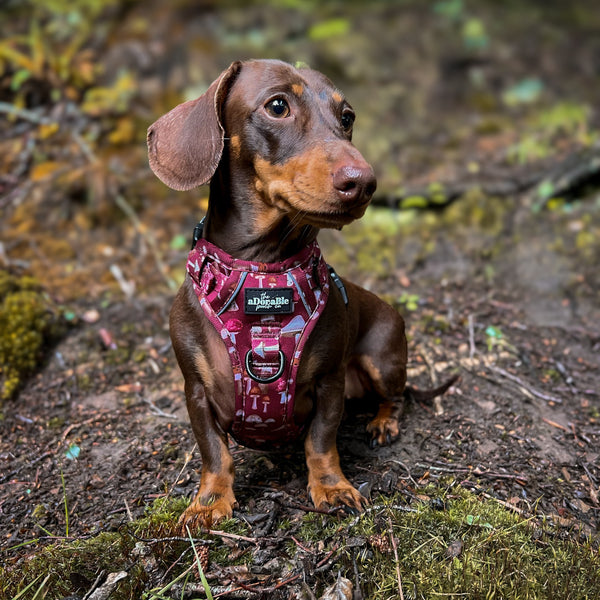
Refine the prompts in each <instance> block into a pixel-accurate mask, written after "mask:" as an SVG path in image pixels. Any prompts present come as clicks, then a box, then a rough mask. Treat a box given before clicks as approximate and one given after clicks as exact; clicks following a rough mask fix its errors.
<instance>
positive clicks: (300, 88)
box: [292, 83, 304, 98]
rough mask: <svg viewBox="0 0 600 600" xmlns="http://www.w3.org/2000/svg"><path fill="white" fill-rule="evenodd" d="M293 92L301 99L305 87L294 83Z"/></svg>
mask: <svg viewBox="0 0 600 600" xmlns="http://www.w3.org/2000/svg"><path fill="white" fill-rule="evenodd" d="M292 92H294V94H295V95H296V96H298V98H299V97H300V96H302V94H303V93H304V86H303V85H302V84H300V83H294V84H293V85H292Z"/></svg>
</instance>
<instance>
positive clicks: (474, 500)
mask: <svg viewBox="0 0 600 600" xmlns="http://www.w3.org/2000/svg"><path fill="white" fill-rule="evenodd" d="M426 492H427V494H426V495H427V496H429V498H428V499H426V500H424V501H421V502H420V503H418V504H417V505H416V506H412V507H410V508H411V510H409V511H405V510H402V509H399V508H398V507H397V506H396V505H402V504H404V503H403V502H402V499H401V498H400V497H397V498H395V499H394V498H392V499H387V500H386V499H378V500H377V501H376V505H375V507H374V508H372V509H370V510H369V511H368V512H366V513H365V514H364V515H363V516H361V517H360V518H358V519H356V518H355V519H348V520H346V521H345V522H343V523H341V524H340V523H337V526H332V523H331V521H329V522H328V521H324V520H323V518H322V517H319V516H316V515H312V516H310V517H307V518H306V521H305V525H304V527H303V530H302V534H301V535H299V536H297V539H299V540H300V541H301V542H303V543H307V544H308V543H311V542H312V541H315V540H319V539H321V540H325V543H326V550H325V551H327V550H331V549H334V548H336V547H337V548H338V549H339V550H338V565H336V566H337V568H339V569H340V570H341V571H342V573H345V574H346V576H347V577H349V578H350V579H353V578H354V575H353V573H354V562H356V564H357V566H358V570H359V574H360V578H361V585H362V588H363V590H362V591H363V594H364V595H365V597H366V598H370V599H371V600H384V599H387V598H392V597H393V598H395V597H398V576H397V574H396V558H395V556H394V551H393V545H392V543H391V535H392V532H393V536H394V539H395V543H396V547H397V552H398V565H399V569H400V577H401V581H402V588H403V592H404V596H405V598H432V599H433V598H441V597H451V596H457V597H458V596H460V597H468V598H471V599H479V598H481V599H487V598H503V599H504V600H511V599H515V600H516V599H517V598H518V599H519V600H522V599H538V598H590V599H591V598H595V597H596V594H597V584H596V582H597V581H598V580H599V577H600V557H599V555H598V552H597V548H595V547H594V545H593V544H592V542H591V541H589V540H581V539H578V537H577V535H572V536H570V539H565V536H564V535H562V534H561V533H560V532H559V531H558V529H557V528H554V527H553V526H551V525H550V524H549V523H548V522H547V521H546V520H544V519H543V518H542V519H539V520H538V519H535V520H533V519H524V518H522V517H519V516H518V515H516V514H515V513H513V512H511V511H509V510H507V509H506V508H505V507H503V506H502V505H500V504H499V503H497V502H495V501H494V500H490V499H481V498H479V497H478V496H476V495H474V494H471V493H469V492H467V491H465V490H464V489H462V488H459V487H451V488H449V489H447V490H443V489H436V488H430V489H429V490H426ZM420 496H421V497H423V496H424V495H423V494H421V495H420ZM349 538H352V539H353V544H347V541H348V539H349ZM453 547H458V548H459V551H458V552H457V553H452V551H451V548H453Z"/></svg>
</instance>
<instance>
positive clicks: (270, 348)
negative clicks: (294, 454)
mask: <svg viewBox="0 0 600 600" xmlns="http://www.w3.org/2000/svg"><path fill="white" fill-rule="evenodd" d="M187 272H188V273H189V275H190V277H191V279H192V282H193V285H194V290H195V292H196V295H197V296H198V300H199V302H200V306H201V308H202V310H203V312H204V314H205V315H206V316H207V318H208V319H209V320H210V321H211V323H212V324H213V326H214V327H215V329H216V330H217V332H218V333H219V335H220V337H221V339H222V340H223V342H224V343H225V345H226V346H227V350H228V353H229V358H230V360H231V366H232V370H233V378H234V388H235V418H234V422H233V426H232V431H231V433H232V435H233V437H234V439H235V440H236V441H237V442H238V443H240V444H243V445H245V446H250V447H254V448H258V447H261V446H263V445H265V444H267V443H270V444H273V443H285V442H290V441H293V440H295V439H297V438H298V437H299V436H300V435H301V434H302V431H303V429H304V427H303V424H302V423H296V422H295V419H294V395H295V388H296V377H297V373H298V367H299V365H300V358H301V355H302V350H303V348H304V345H305V344H306V341H307V340H308V337H309V335H310V333H311V331H312V330H313V329H314V327H315V325H316V323H317V320H318V318H319V317H320V315H321V314H322V312H323V309H324V307H325V304H326V303H327V298H328V296H329V271H328V267H327V264H326V263H325V260H324V259H323V255H322V254H321V249H320V248H319V245H318V244H317V242H316V241H314V242H312V243H311V244H310V245H308V246H307V247H305V248H304V249H303V250H301V251H300V252H299V253H298V254H296V255H295V256H293V257H292V258H290V259H287V260H285V261H282V262H277V263H257V262H250V261H245V260H238V259H235V258H233V257H232V256H230V255H229V254H227V253H225V252H224V251H223V250H221V249H220V248H218V247H217V246H215V245H214V244H211V243H210V242H207V241H206V240H204V239H199V240H198V241H197V242H196V244H195V247H194V249H193V250H192V251H191V252H190V254H189V256H188V262H187Z"/></svg>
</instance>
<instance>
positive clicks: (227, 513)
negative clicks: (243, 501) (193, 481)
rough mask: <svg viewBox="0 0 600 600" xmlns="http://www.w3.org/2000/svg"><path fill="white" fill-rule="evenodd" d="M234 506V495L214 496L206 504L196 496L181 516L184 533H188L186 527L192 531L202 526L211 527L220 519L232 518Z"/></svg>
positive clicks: (180, 524)
mask: <svg viewBox="0 0 600 600" xmlns="http://www.w3.org/2000/svg"><path fill="white" fill-rule="evenodd" d="M234 506H235V498H233V497H232V498H230V499H227V498H225V497H220V498H213V499H212V500H211V501H210V502H208V503H206V504H204V503H202V502H201V501H200V500H199V499H198V498H196V499H195V500H194V501H193V502H192V503H191V504H190V505H189V506H188V507H187V508H186V509H185V511H184V512H183V514H182V515H181V517H179V527H180V528H181V530H182V532H184V533H187V531H186V529H189V530H190V531H191V532H193V531H198V530H199V529H202V528H204V529H211V528H212V527H213V526H214V525H215V524H216V523H218V522H219V521H222V520H223V519H229V518H231V516H232V515H233V507H234Z"/></svg>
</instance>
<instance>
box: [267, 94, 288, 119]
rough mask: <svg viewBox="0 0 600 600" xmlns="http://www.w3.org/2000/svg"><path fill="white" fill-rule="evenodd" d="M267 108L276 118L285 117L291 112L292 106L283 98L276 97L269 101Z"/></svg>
mask: <svg viewBox="0 0 600 600" xmlns="http://www.w3.org/2000/svg"><path fill="white" fill-rule="evenodd" d="M265 110H266V111H267V112H268V113H269V114H270V115H271V116H272V117H275V118H276V119H284V118H285V117H287V116H288V115H289V114H290V106H289V104H288V103H287V102H286V101H285V100H284V99H283V98H275V99H274V100H271V101H269V102H267V103H266V104H265Z"/></svg>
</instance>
